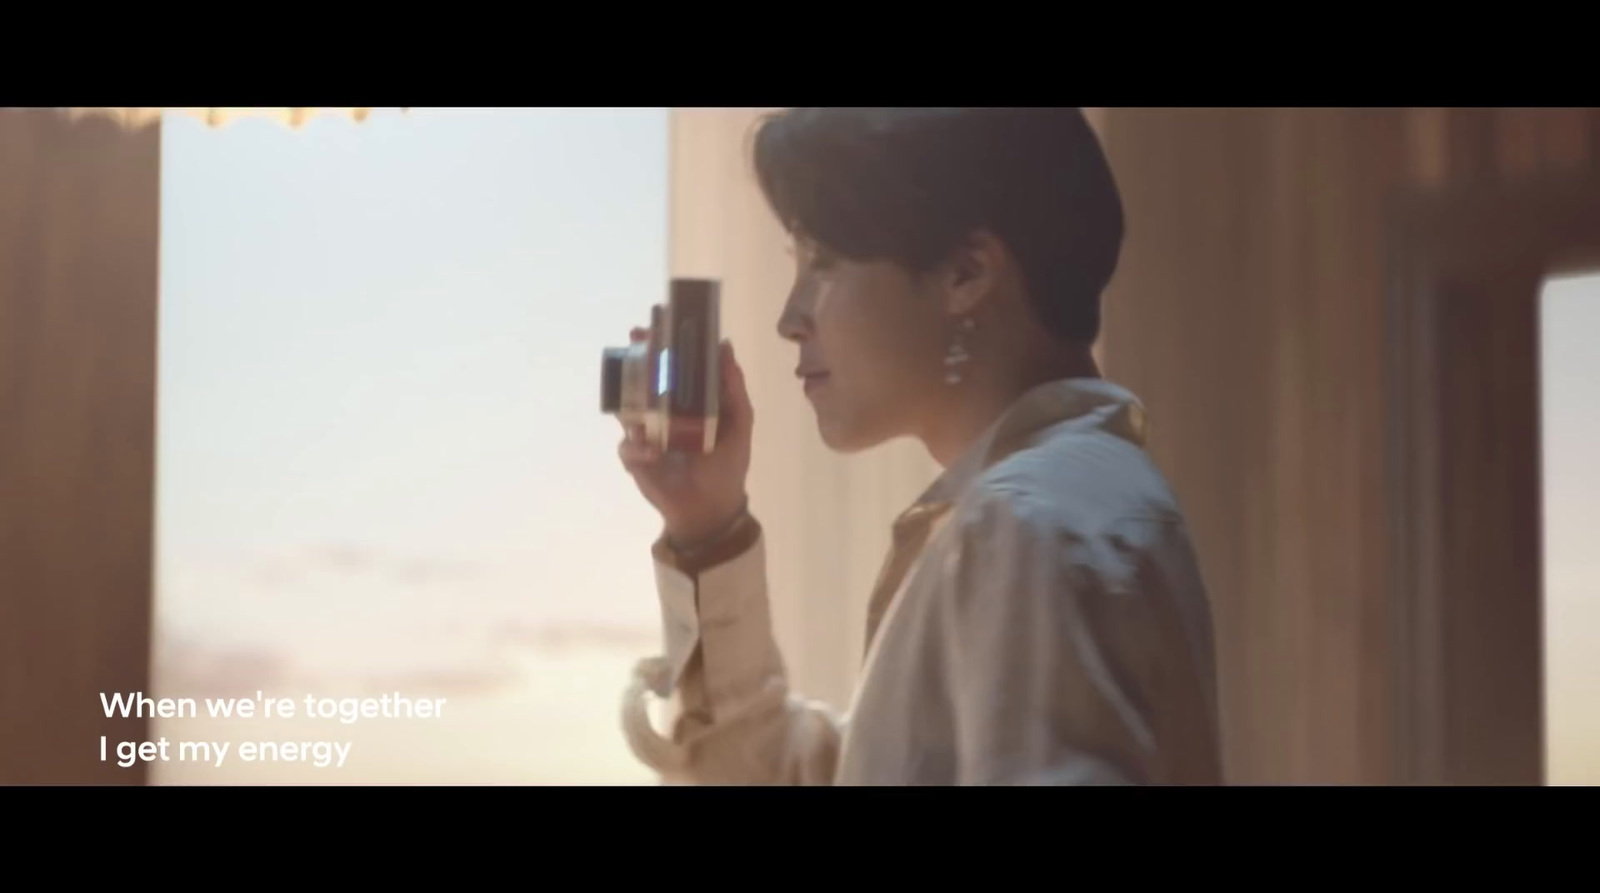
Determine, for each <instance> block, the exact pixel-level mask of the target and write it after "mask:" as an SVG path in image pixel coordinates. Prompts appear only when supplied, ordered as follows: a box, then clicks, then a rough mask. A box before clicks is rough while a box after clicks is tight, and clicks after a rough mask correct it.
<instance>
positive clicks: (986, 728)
mask: <svg viewBox="0 0 1600 893" xmlns="http://www.w3.org/2000/svg"><path fill="white" fill-rule="evenodd" d="M1143 443H1144V417H1143V409H1142V407H1141V406H1140V404H1139V402H1138V401H1137V400H1136V399H1135V398H1134V397H1133V395H1131V394H1129V393H1128V392H1127V391H1125V390H1123V389H1122V388H1120V387H1118V386H1116V385H1114V384H1111V383H1109V382H1106V381H1102V380H1098V379H1072V380H1064V381H1058V382H1052V383H1050V384H1046V385H1042V386H1040V387H1037V388H1035V389H1033V390H1032V391H1030V392H1029V393H1027V394H1026V395H1024V396H1023V397H1022V399H1020V400H1019V401H1018V402H1017V403H1016V404H1015V405H1014V406H1013V407H1012V408H1011V409H1009V410H1008V411H1007V412H1006V414H1005V415H1004V416H1003V417H1002V418H1001V419H1000V420H999V421H997V422H996V423H995V424H994V425H993V426H992V427H991V428H990V429H989V431H988V432H987V433H986V434H985V435H984V436H983V437H982V438H980V440H979V442H978V443H977V444H976V445H974V446H973V448H972V449H971V450H970V451H969V452H968V453H967V455H966V457H965V458H963V459H962V460H960V461H959V462H957V463H956V464H955V465H953V466H951V467H950V468H949V469H947V470H946V471H945V473H944V474H942V475H941V476H940V477H939V479H938V480H937V481H935V482H934V484H933V485H932V486H931V487H930V488H929V489H928V490H927V491H926V492H925V493H924V495H923V496H922V497H921V498H920V499H918V500H917V502H916V503H915V504H914V505H912V506H911V507H910V508H909V509H907V510H906V512H905V513H904V514H902V515H901V516H900V518H899V520H897V521H896V523H895V526H894V533H895V536H894V546H893V548H892V549H891V551H890V555H889V556H888V558H887V560H886V561H885V564H884V569H883V572H882V574H881V576H880V578H879V581H878V584H877V586H876V587H875V588H874V592H873V597H872V600H871V603H870V605H869V611H868V635H867V639H868V643H869V644H868V651H867V655H866V659H865V663H864V665H863V668H862V673H861V681H860V684H859V686H858V688H857V691H856V695H855V698H854V702H853V703H852V704H851V705H850V706H849V708H848V710H845V711H837V710H834V709H832V708H830V707H828V706H825V705H822V704H818V703H813V702H811V701H808V700H807V699H805V698H804V697H803V696H801V695H800V694H799V693H796V692H794V691H791V690H790V688H789V686H788V681H787V678H786V675H785V671H784V665H783V660H782V658H781V656H780V654H779V652H778V647H777V644H776V641H775V639H774V637H773V633H772V622H771V615H770V611H769V606H768V601H767V588H766V563H765V559H766V554H765V546H764V543H763V542H762V541H761V540H760V539H759V538H757V539H755V540H754V545H753V546H751V547H750V548H749V549H747V550H745V551H744V552H743V554H741V555H739V556H738V557H736V558H734V559H732V560H730V561H727V562H724V563H722V564H720V565H718V566H716V567H713V568H711V569H709V570H704V571H701V572H700V573H699V574H698V575H697V577H693V578H692V577H690V576H688V575H685V574H683V573H681V572H679V571H678V570H676V569H675V568H674V567H673V566H672V565H671V564H670V563H668V562H666V561H662V560H660V559H659V558H658V560H657V564H656V579H657V584H658V589H659V594H660V598H661V606H662V615H663V620H664V633H665V646H666V647H665V652H664V654H663V655H662V656H660V657H657V658H653V659H650V660H646V661H644V662H642V663H641V664H640V665H639V667H638V670H637V674H636V679H635V683H634V685H633V686H632V687H631V688H630V689H629V692H628V695H627V701H626V704H625V710H624V723H623V725H624V730H625V732H626V734H627V736H628V741H629V744H630V746H631V747H632V749H633V751H634V753H635V754H636V755H637V756H638V757H639V758H640V759H641V760H642V761H644V762H645V763H646V765H649V766H651V767H652V768H654V769H655V770H656V771H657V772H659V773H660V774H661V776H662V779H663V781H665V782H667V783H679V784H836V785H968V784H1105V783H1112V784H1116V783H1134V784H1220V783H1221V782H1222V777H1221V776H1222V770H1221V755H1220V750H1221V748H1220V743H1219V741H1218V723H1217V706H1216V684H1215V668H1214V656H1213V651H1212V648H1213V646H1212V631H1211V619H1210V611H1209V607H1208V604H1207V599H1206V594H1205V590H1204V587H1203V585H1202V583H1201V580H1200V575H1199V571H1198V568H1197V565H1196V561H1195V557H1194V554H1193V550H1192V548H1191V546H1190V542H1189V538H1188V535H1187V532H1186V530H1185V527H1184V522H1183V519H1182V516H1181V515H1180V514H1179V512H1178V509H1177V506H1176V504H1175V500H1174V498H1173V496H1172V494H1171V492H1170V490H1169V489H1168V487H1167V484H1166V482H1165V481H1164V480H1163V478H1162V476H1161V475H1160V474H1159V473H1158V472H1157V470H1156V469H1155V468H1154V466H1153V465H1152V464H1151V462H1150V460H1149V457H1148V456H1147V455H1146V453H1145V452H1144V449H1143ZM658 554H659V553H658ZM652 697H656V698H669V697H671V698H674V700H675V701H676V702H677V708H678V710H677V715H676V717H675V719H674V721H673V726H672V731H671V733H670V735H668V736H662V735H661V734H659V733H658V732H657V731H656V730H655V729H654V728H653V727H652V726H651V725H650V722H649V720H648V715H647V711H646V708H647V706H648V704H649V701H650V699H651V698H652Z"/></svg>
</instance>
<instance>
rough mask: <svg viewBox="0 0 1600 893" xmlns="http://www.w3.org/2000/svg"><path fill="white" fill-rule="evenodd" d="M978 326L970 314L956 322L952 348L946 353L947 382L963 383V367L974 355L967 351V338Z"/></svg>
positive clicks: (948, 383)
mask: <svg viewBox="0 0 1600 893" xmlns="http://www.w3.org/2000/svg"><path fill="white" fill-rule="evenodd" d="M977 327H978V324H977V323H976V322H974V321H973V320H972V317H970V316H969V317H963V318H962V320H961V322H959V323H957V324H956V333H955V337H953V338H951V339H950V349H949V350H948V351H946V352H945V355H944V383H945V384H947V385H951V386H954V385H958V384H960V383H961V368H962V367H963V366H965V365H966V364H967V361H968V360H970V359H972V355H971V354H969V353H967V343H966V339H967V337H968V336H969V335H971V334H972V332H973V330H974V329H976V328H977Z"/></svg>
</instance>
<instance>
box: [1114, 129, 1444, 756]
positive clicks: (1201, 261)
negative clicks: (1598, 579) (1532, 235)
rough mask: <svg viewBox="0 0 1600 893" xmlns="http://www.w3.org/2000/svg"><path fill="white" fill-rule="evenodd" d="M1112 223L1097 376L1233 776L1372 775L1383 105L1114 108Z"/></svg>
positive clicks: (1379, 609)
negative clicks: (1124, 397)
mask: <svg viewBox="0 0 1600 893" xmlns="http://www.w3.org/2000/svg"><path fill="white" fill-rule="evenodd" d="M1106 128H1107V144H1108V150H1109V151H1110V153H1111V156H1112V159H1113V164H1114V165H1115V167H1116V170H1117V175H1118V178H1119V182H1120V184H1121V186H1122V188H1123V190H1124V198H1125V201H1126V203H1127V207H1128V213H1129V241H1128V245H1127V251H1126V253H1125V255H1124V262H1123V264H1122V267H1121V270H1120V272H1119V273H1118V277H1117V279H1116V281H1115V282H1114V284H1113V286H1112V289H1111V291H1110V293H1109V294H1108V296H1107V308H1106V312H1107V331H1106V339H1107V346H1106V355H1107V357H1108V367H1107V371H1108V374H1110V375H1111V377H1113V378H1115V379H1117V380H1119V381H1121V382H1123V383H1124V384H1126V385H1128V386H1130V387H1131V388H1133V390H1135V391H1136V392H1137V393H1139V394H1140V395H1141V397H1142V398H1143V399H1144V400H1145V401H1146V403H1147V404H1148V406H1149V409H1150V414H1151V425H1152V442H1151V452H1152V454H1153V455H1154V457H1155V459H1156V461H1157V462H1158V463H1159V464H1160V466H1161V468H1162V469H1163V470H1164V471H1165V472H1166V473H1167V474H1168V476H1169V477H1170V479H1171V480H1172V483H1173V486H1174V488H1175V490H1176V491H1177V493H1178V496H1179V499H1180V500H1181V501H1182V504H1183V507H1184V509H1185V510H1186V512H1187V514H1188V517H1189V521H1190V525H1191V528H1192V531H1193V535H1194V538H1195V541H1196V545H1197V548H1198V550H1199V553H1200V557H1201V562H1202V567H1203V570H1204V572H1205V574H1206V579H1207V583H1208V585H1209V587H1210V589H1211V594H1212V598H1213V603H1214V612H1215V615H1216V621H1217V635H1218V652H1219V653H1218V661H1219V674H1220V676H1221V680H1220V681H1221V688H1222V704H1223V721H1224V733H1225V736H1226V741H1225V748H1226V753H1227V764H1228V772H1229V778H1230V780H1231V781H1233V782H1236V783H1246V784H1249V783H1343V782H1366V781H1373V780H1378V781H1381V780H1383V779H1386V778H1387V777H1388V775H1389V765H1388V759H1389V737H1390V735H1391V725H1390V711H1389V707H1388V690H1389V684H1390V679H1389V676H1388V671H1387V667H1388V655H1389V622H1388V611H1387V603H1386V601H1385V598H1384V592H1385V569H1386V564H1385V540H1384V535H1383V528H1382V520H1383V513H1384V509H1385V503H1384V500H1383V437H1382V433H1383V416H1382V406H1383V400H1382V397H1383V383H1382V370H1383V366H1382V345H1383V326H1384V303H1383V295H1384V290H1383V287H1382V283H1383V276H1384V270H1383V259H1384V258H1383V252H1382V241H1381V239H1382V237H1381V227H1380V226H1378V224H1379V223H1380V221H1381V219H1382V215H1383V208H1384V201H1385V199H1386V196H1387V194H1388V191H1389V189H1390V188H1391V187H1393V186H1394V185H1396V184H1398V183H1401V182H1404V180H1405V179H1406V177H1407V176H1408V174H1409V172H1411V171H1412V170H1414V166H1415V163H1416V158H1415V153H1414V151H1413V150H1414V147H1413V146H1412V145H1410V144H1409V143H1408V141H1407V134H1408V121H1407V120H1406V117H1405V116H1404V114H1403V113H1400V112H1396V111H1388V110H1378V111H1365V110H1307V109H1273V110H1255V109H1248V110H1194V109H1184V110H1124V109H1113V110H1111V111H1110V112H1109V114H1108V119H1107V124H1106Z"/></svg>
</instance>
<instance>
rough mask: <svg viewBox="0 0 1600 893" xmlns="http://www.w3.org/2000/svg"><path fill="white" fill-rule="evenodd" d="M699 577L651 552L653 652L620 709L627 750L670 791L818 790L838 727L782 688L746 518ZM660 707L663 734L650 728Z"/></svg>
mask: <svg viewBox="0 0 1600 893" xmlns="http://www.w3.org/2000/svg"><path fill="white" fill-rule="evenodd" d="M725 551H731V554H730V555H728V556H727V557H724V558H719V559H718V560H716V561H715V563H712V564H711V565H710V566H705V567H701V568H697V567H693V566H688V567H682V566H680V564H681V562H679V561H676V560H675V559H674V558H673V557H672V555H671V554H670V551H669V550H667V549H666V548H665V547H664V545H663V544H662V543H661V542H658V543H657V544H656V547H655V548H654V550H653V553H654V557H655V567H656V588H657V591H658V594H659V597H660V602H661V615H662V629H663V639H664V646H665V647H664V648H663V652H662V654H660V655H659V656H656V657H653V658H650V659H648V660H645V661H642V662H640V663H639V665H638V666H637V668H636V669H635V672H634V678H633V682H632V685H631V686H630V687H629V688H628V691H627V694H626V697H625V701H624V706H623V730H624V734H625V735H626V737H627V741H628V745H629V747H630V749H631V750H632V751H633V753H634V755H635V756H637V757H638V758H639V759H640V760H641V761H642V762H644V763H645V765H647V766H649V767H650V768H652V769H653V770H655V771H656V772H657V773H658V774H659V775H660V777H661V780H662V781H663V782H664V783H667V784H691V785H825V784H831V783H832V780H833V775H834V770H835V767H836V766H837V763H838V754H839V744H840V740H841V738H842V737H843V730H844V723H845V721H844V719H843V718H842V717H840V716H838V715H836V714H835V713H834V712H833V711H832V710H830V709H829V708H827V707H826V706H824V705H821V704H817V703H812V702H810V701H808V700H807V699H805V698H803V697H800V696H799V695H797V694H795V693H794V692H792V691H791V690H790V688H789V684H788V678H787V674H786V672H785V668H784V664H783V659H782V656H781V655H780V653H779V650H778V645H777V641H776V639H775V637H774V635H773V630H772V619H771V610H770V606H769V603H768V597H767V577H766V551H765V541H764V539H763V538H762V535H761V530H760V525H759V524H758V523H756V522H755V521H754V520H753V519H751V521H750V522H749V524H748V525H747V527H746V529H745V530H743V531H742V532H741V533H739V534H736V535H735V537H734V542H733V543H732V549H731V550H725ZM655 700H663V701H666V702H668V706H669V708H670V711H669V712H670V714H671V715H670V720H669V724H670V731H669V732H667V733H666V734H662V733H661V732H660V731H658V730H657V729H656V727H655V725H654V724H653V723H652V722H651V718H650V710H649V708H650V706H651V703H652V702H653V701H655Z"/></svg>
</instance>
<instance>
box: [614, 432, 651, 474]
mask: <svg viewBox="0 0 1600 893" xmlns="http://www.w3.org/2000/svg"><path fill="white" fill-rule="evenodd" d="M617 458H619V459H621V460H622V465H623V467H624V468H626V469H628V470H629V471H630V472H642V471H649V470H651V469H653V468H655V467H656V466H657V465H658V464H660V462H661V451H660V450H657V449H656V448H655V447H653V446H651V445H650V444H645V443H639V442H637V441H634V440H624V441H623V442H622V443H620V444H618V445H617Z"/></svg>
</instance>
